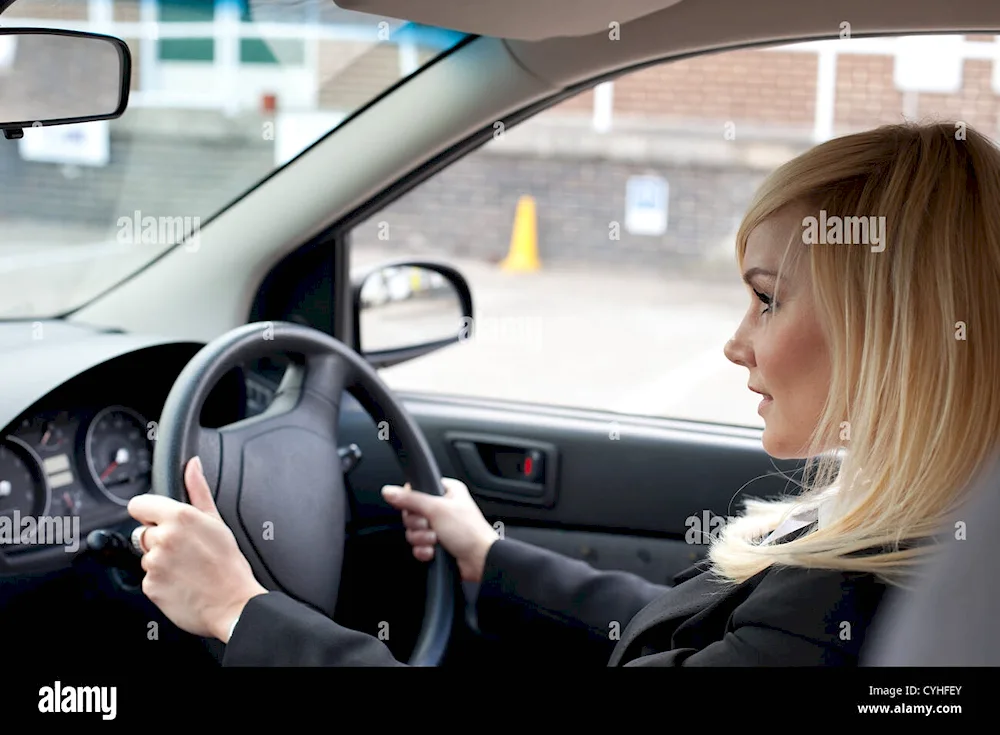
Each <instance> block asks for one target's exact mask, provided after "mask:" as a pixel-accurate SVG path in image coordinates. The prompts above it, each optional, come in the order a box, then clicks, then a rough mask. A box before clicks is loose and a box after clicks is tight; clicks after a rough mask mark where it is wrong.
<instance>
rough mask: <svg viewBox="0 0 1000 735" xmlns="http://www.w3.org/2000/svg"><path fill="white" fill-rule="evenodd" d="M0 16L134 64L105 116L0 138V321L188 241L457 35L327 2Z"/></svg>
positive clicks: (104, 5) (74, 296) (78, 8)
mask: <svg viewBox="0 0 1000 735" xmlns="http://www.w3.org/2000/svg"><path fill="white" fill-rule="evenodd" d="M2 19H3V21H4V26H5V27H49V28H52V27H55V28H64V29H69V30H85V31H94V32H98V33H107V34H109V35H113V36H116V37H118V38H122V39H124V40H125V41H127V43H128V45H129V48H130V49H131V53H132V65H133V66H132V86H131V93H130V97H129V104H128V109H127V110H126V112H125V114H124V115H123V116H122V117H121V118H119V119H118V120H111V121H101V122H89V123H82V124H76V125H62V126H52V127H45V128H30V129H27V130H25V131H24V137H23V138H22V139H21V140H0V187H2V191H0V227H2V229H0V232H2V233H3V242H2V245H0V318H5V319H26V318H27V319H30V318H44V317H48V316H56V315H60V314H63V313H66V312H68V311H71V310H73V309H74V308H76V307H78V306H80V305H82V304H84V303H86V302H87V301H89V300H90V299H92V298H94V297H95V296H97V295H98V294H100V293H101V292H103V291H105V290H106V289H108V288H110V287H112V286H114V285H115V284H116V283H118V282H120V281H122V280H123V279H125V278H127V277H128V276H129V275H131V274H132V273H134V272H135V271H137V270H139V269H141V268H142V267H143V266H144V265H145V264H147V263H149V262H150V261H152V260H154V259H155V258H157V257H158V256H159V255H161V254H162V253H163V252H165V251H167V250H168V249H170V248H171V247H172V246H174V245H176V244H178V243H180V242H182V241H183V242H184V244H183V247H185V248H194V247H197V246H198V234H197V233H198V232H199V228H200V226H201V225H202V224H204V223H205V222H206V221H207V220H208V219H209V218H211V217H212V216H214V215H215V214H216V213H218V212H219V211H220V210H222V209H224V208H225V207H226V206H228V205H229V204H230V203H231V202H232V201H234V200H235V199H236V198H238V197H239V196H240V195H242V194H243V193H244V192H246V191H247V190H248V189H251V188H253V186H254V185H255V184H256V183H257V182H259V181H260V180H261V179H263V178H265V177H267V176H268V175H270V174H271V173H272V172H273V171H275V170H276V169H278V168H280V167H282V166H283V165H284V164H286V163H288V162H289V161H290V160H291V159H292V158H294V157H295V156H296V155H298V154H299V153H300V152H302V151H303V150H304V149H305V148H307V147H308V146H310V145H311V144H313V143H314V142H315V141H317V140H318V139H319V138H321V137H323V136H324V135H325V134H327V133H328V132H330V131H331V130H333V129H334V128H336V127H337V125H339V124H340V122H341V121H342V120H344V119H345V118H346V117H347V116H349V115H350V114H352V113H353V112H355V111H356V110H358V109H359V108H361V107H363V106H364V105H366V104H367V103H369V102H370V101H371V100H373V99H374V98H376V97H377V96H378V95H380V94H381V93H382V92H384V91H385V90H386V89H387V88H389V87H391V86H392V85H393V84H395V83H397V82H398V81H399V80H400V79H402V78H405V77H407V76H410V75H411V74H414V73H415V72H417V71H418V70H419V69H420V68H421V67H423V66H424V65H426V64H427V63H429V62H430V61H432V60H433V59H434V58H435V57H437V56H438V55H440V54H441V53H443V52H445V51H447V50H448V49H450V48H451V47H453V46H454V45H455V44H456V43H458V42H459V41H460V40H461V39H462V38H463V34H460V33H456V32H452V31H445V30H442V29H436V28H428V27H426V26H416V25H414V24H409V23H405V22H401V21H397V20H392V19H387V18H384V17H376V16H372V15H367V14H364V13H357V12H352V11H346V10H342V9H340V8H338V7H337V6H336V5H334V4H333V3H332V2H330V0H235V1H231V0H221V1H219V2H215V1H214V0H17V2H15V4H14V5H12V6H11V7H10V8H9V9H8V10H7V11H6V12H4V14H3V16H2ZM11 56H12V54H11V53H0V74H3V73H4V68H5V66H6V69H7V71H8V73H9V71H10V64H11V59H10V58H9V57H11ZM58 73H60V70H53V74H58ZM189 233H193V236H192V237H190V238H189V239H188V240H185V237H186V236H187V235H189Z"/></svg>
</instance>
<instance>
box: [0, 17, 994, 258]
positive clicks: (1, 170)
mask: <svg viewBox="0 0 1000 735" xmlns="http://www.w3.org/2000/svg"><path fill="white" fill-rule="evenodd" d="M17 6H20V8H19V10H20V11H21V13H22V17H26V16H29V15H31V16H41V17H51V16H45V15H44V12H45V11H44V8H45V7H46V6H47V0H20V2H19V3H17V5H16V6H15V7H17ZM57 7H59V8H63V9H67V8H73V7H78V6H77V5H74V4H69V5H66V4H60V5H58V6H57ZM79 7H84V8H85V4H84V3H81V4H79ZM137 8H138V6H137V3H136V2H134V0H133V1H132V2H129V3H122V2H116V3H115V13H116V18H119V19H122V20H133V19H136V18H137V17H138V9H137ZM49 9H50V10H51V7H50V8H49ZM5 17H7V16H6V15H5ZM970 38H973V39H975V40H983V41H988V42H991V43H992V40H993V39H992V37H991V36H987V37H970ZM130 46H131V47H132V50H133V59H134V62H135V63H136V69H135V76H134V80H137V79H138V68H137V67H138V60H139V54H138V50H139V49H138V44H137V43H136V42H134V41H130ZM427 55H428V54H427V52H424V54H423V56H422V60H426V58H427ZM817 65H818V60H817V57H816V56H815V55H813V54H809V53H801V52H789V51H763V50H741V51H735V52H726V53H722V54H714V55H709V56H704V57H699V58H693V59H688V60H684V61H680V62H677V63H674V64H669V65H660V66H655V67H650V68H647V69H644V70H641V71H637V72H634V73H632V74H629V75H626V76H625V77H622V78H620V79H618V80H616V82H615V83H614V89H613V105H614V128H613V131H612V132H611V133H608V134H604V135H601V134H597V133H594V132H593V131H591V130H590V129H589V125H590V119H591V116H592V114H593V109H594V94H593V92H592V91H587V92H584V93H582V94H580V95H579V96H577V97H575V98H573V99H571V100H568V101H566V102H563V103H561V104H560V105H558V106H557V107H555V108H553V109H551V110H549V111H547V112H545V113H543V114H542V115H540V116H539V117H538V119H537V122H539V125H538V126H534V127H531V126H533V125H534V123H528V124H526V125H525V126H524V127H525V128H528V127H531V130H529V131H528V132H525V133H523V134H522V133H521V132H519V131H520V130H521V129H520V128H519V129H515V130H514V131H512V134H511V144H509V145H507V147H506V148H504V147H503V146H487V147H485V148H483V149H482V150H480V151H477V152H475V153H474V154H472V155H471V156H469V157H467V158H466V159H464V160H462V161H460V162H459V163H457V164H456V165H454V166H452V167H451V168H449V169H448V170H446V171H444V172H443V173H441V174H440V175H438V176H437V177H435V178H434V179H433V180H431V181H429V182H427V183H426V184H424V185H423V186H421V187H419V188H418V189H417V190H415V191H413V192H411V193H410V194H408V195H407V196H405V197H404V198H403V199H401V200H399V201H397V202H396V203H394V204H393V205H392V206H390V207H389V208H388V209H387V210H385V211H384V212H382V213H379V214H378V215H376V216H375V217H374V218H373V219H372V220H371V221H369V222H367V223H365V224H363V225H362V226H360V227H359V228H358V230H357V231H356V233H355V238H354V239H355V242H356V244H357V245H358V247H364V246H365V244H373V245H374V244H376V243H378V233H379V227H378V223H380V222H387V223H388V224H389V228H390V233H391V234H390V239H391V240H394V241H397V242H399V243H401V252H403V253H414V254H416V253H425V254H428V255H432V256H442V257H447V256H448V255H449V254H454V255H474V256H477V257H481V258H483V259H486V260H499V259H500V258H502V257H503V256H504V255H505V254H506V252H507V249H508V246H509V239H510V232H511V225H512V222H513V217H514V211H515V207H516V203H517V200H518V198H519V197H520V196H521V195H524V194H528V195H531V196H533V197H534V198H535V200H536V204H537V213H538V238H539V249H540V256H541V257H542V259H543V260H544V261H546V262H549V263H557V262H558V263H563V262H565V263H568V262H581V261H583V262H593V263H629V264H633V265H638V266H640V267H648V268H657V267H664V268H674V267H677V266H678V265H686V264H692V265H694V264H702V265H706V264H707V266H712V264H714V263H716V262H718V263H720V268H723V269H725V271H726V273H728V269H730V268H731V257H732V241H731V237H732V233H733V230H734V229H735V227H736V225H737V224H738V221H739V217H740V216H741V214H742V212H743V210H744V208H745V206H746V204H747V202H748V201H749V198H750V197H751V195H752V193H753V191H754V189H755V187H756V186H757V185H758V184H759V182H760V181H761V179H762V178H763V177H764V175H766V173H767V172H768V171H769V170H770V169H771V168H773V166H774V165H777V164H778V163H780V162H781V161H782V160H787V158H788V157H791V156H792V155H794V154H795V153H796V152H798V151H799V150H802V149H803V148H804V147H805V146H807V145H808V144H809V142H810V135H811V134H812V131H813V127H814V124H815V113H816V78H817V70H818V69H817ZM992 73H993V67H992V62H990V61H987V60H967V61H966V62H965V64H964V76H963V82H964V86H963V88H962V90H961V91H960V92H958V93H957V94H953V95H943V94H925V93H921V94H908V95H906V94H903V93H901V92H900V91H899V90H897V89H896V88H895V86H894V83H893V59H892V57H887V56H876V55H846V54H845V55H841V56H839V57H838V61H837V84H836V90H835V104H834V110H835V116H834V120H833V123H834V133H835V134H842V133H846V132H850V131H853V130H858V129H864V128H868V127H871V126H874V125H878V124H883V123H891V122H897V121H899V120H901V119H902V118H903V115H904V114H907V115H909V116H913V117H918V118H926V117H943V118H954V119H960V120H964V121H966V122H968V123H969V124H971V125H973V126H976V127H979V128H980V129H981V130H983V132H985V133H987V134H989V135H994V136H996V135H997V132H998V130H1000V127H998V126H1000V97H998V95H997V94H996V93H995V92H994V91H993V90H992V88H991V76H992ZM318 78H319V79H318V83H319V103H320V106H321V107H322V108H326V109H339V110H344V109H353V108H355V107H357V106H359V105H362V104H364V103H365V102H367V101H368V100H369V99H370V98H371V97H372V96H373V95H374V94H377V93H378V92H380V91H381V90H382V89H384V88H385V87H387V86H389V85H391V84H393V83H394V82H395V81H396V80H397V79H398V78H399V59H398V54H397V51H396V49H395V48H394V47H391V46H372V45H371V44H368V43H354V44H351V43H345V42H337V43H322V44H320V49H319V70H318ZM134 84H137V81H134ZM133 88H137V87H135V86H134V87H133ZM139 112H140V111H136V112H134V113H133V114H132V116H131V117H130V116H129V114H128V113H127V115H126V118H128V119H135V117H136V116H138V115H139ZM141 112H142V113H143V114H149V115H152V114H155V115H159V116H169V115H171V114H174V115H177V116H182V115H185V114H188V115H189V114H190V113H180V112H176V113H172V112H170V111H163V112H158V111H157V112H155V113H154V112H153V111H141ZM123 122H124V121H123ZM244 123H245V121H244V122H242V123H240V124H241V125H243V124H244ZM727 123H732V124H733V126H734V128H735V132H736V139H735V140H729V139H727V138H725V137H724V133H725V126H726V124H727ZM232 125H234V123H232V122H231V121H228V120H226V119H225V118H224V117H222V116H221V115H219V116H218V120H217V121H216V122H215V123H213V124H212V125H210V126H208V127H213V126H214V127H215V128H217V129H218V128H222V129H225V128H226V126H232ZM168 127H169V126H161V129H166V128H168ZM231 129H235V128H231ZM246 129H247V130H254V129H256V130H258V131H259V129H260V125H259V123H257V122H254V121H250V123H249V124H246ZM112 131H113V142H112V164H111V165H110V166H109V167H108V168H107V169H103V170H93V169H78V170H75V171H73V172H67V170H65V169H63V168H62V167H59V166H55V165H50V164H37V163H27V162H24V161H21V160H20V159H19V157H18V156H17V153H16V147H15V145H14V144H8V145H7V146H0V220H10V221H12V220H15V219H25V218H26V219H34V220H37V221H46V220H49V219H52V218H59V219H61V220H63V221H65V222H79V223H81V225H83V224H88V225H94V226H98V227H100V226H104V225H107V226H108V227H109V232H110V231H111V230H110V228H112V227H113V223H114V222H115V221H116V220H117V217H118V216H122V215H123V214H130V213H131V211H132V210H133V209H141V210H142V211H143V212H145V213H151V214H165V215H170V216H176V215H185V214H186V215H193V216H202V217H205V216H207V215H209V214H210V213H211V212H212V211H214V209H215V208H217V207H219V206H222V205H223V204H225V203H227V202H228V201H229V199H231V198H232V197H234V196H236V195H237V194H239V193H241V192H242V191H243V190H244V189H245V188H246V187H247V186H249V185H250V184H252V183H253V181H254V180H256V179H257V178H260V177H261V176H263V175H265V174H266V173H267V172H268V170H269V169H270V167H271V162H272V161H273V147H272V145H273V144H272V143H270V142H268V141H261V140H259V139H257V138H255V137H254V136H249V135H247V136H242V137H241V136H240V135H236V136H233V137H232V138H231V139H227V140H225V141H222V142H220V141H219V140H216V139H212V140H208V139H206V140H201V139H199V138H198V136H197V135H193V134H188V135H185V136H184V137H183V138H182V137H180V136H176V135H172V136H164V137H162V138H155V137H152V136H149V137H143V135H142V134H141V133H140V132H137V129H136V128H135V127H129V126H128V125H124V124H121V123H116V124H114V125H113V126H112ZM126 131H127V132H126ZM768 140H772V141H773V140H776V141H778V142H779V143H783V144H785V148H781V149H778V150H777V152H775V151H770V152H768V149H767V148H766V146H765V145H764V144H765V143H766V141H768ZM553 141H555V142H558V145H554V144H553ZM514 143H516V145H514ZM764 154H766V155H764ZM751 161H755V162H756V163H753V164H751V163H750V162H751ZM650 173H652V174H658V175H661V176H663V177H665V178H666V179H667V180H668V182H669V184H670V200H669V226H668V231H667V233H666V234H664V235H663V236H661V237H640V236H633V235H630V234H629V233H628V232H627V230H626V229H625V227H624V209H625V201H624V198H625V183H626V181H627V179H628V178H629V177H630V176H632V175H636V174H650ZM71 174H72V175H71ZM74 177H75V178H74ZM53 200H55V201H59V202H60V207H59V208H58V209H57V210H53V208H52V207H51V202H52V201H53ZM615 222H617V223H618V224H619V225H620V230H619V239H617V240H616V239H612V237H611V236H610V230H611V229H612V228H613V225H612V223H615ZM382 244H383V245H384V243H382ZM707 266H706V267H707ZM713 267H714V266H713Z"/></svg>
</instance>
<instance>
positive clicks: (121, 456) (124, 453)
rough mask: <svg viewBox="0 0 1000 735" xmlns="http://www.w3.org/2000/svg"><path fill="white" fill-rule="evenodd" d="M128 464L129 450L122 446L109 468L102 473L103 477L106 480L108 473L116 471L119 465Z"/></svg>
mask: <svg viewBox="0 0 1000 735" xmlns="http://www.w3.org/2000/svg"><path fill="white" fill-rule="evenodd" d="M123 464H128V450H127V449H125V448H124V447H122V448H121V449H119V450H118V451H117V452H116V453H115V460H114V462H112V463H111V464H109V465H108V468H107V469H106V470H104V472H102V473H101V479H102V480H106V479H107V478H108V475H110V474H111V473H112V472H114V471H115V469H116V468H117V467H118V466H119V465H123Z"/></svg>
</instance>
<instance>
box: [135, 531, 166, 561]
mask: <svg viewBox="0 0 1000 735" xmlns="http://www.w3.org/2000/svg"><path fill="white" fill-rule="evenodd" d="M166 528H167V527H166V526H147V527H146V530H145V531H143V533H142V536H140V537H139V540H140V541H141V542H142V547H143V549H144V551H145V552H146V556H148V555H149V552H151V551H152V550H153V549H155V548H162V546H163V535H164V531H165V530H166Z"/></svg>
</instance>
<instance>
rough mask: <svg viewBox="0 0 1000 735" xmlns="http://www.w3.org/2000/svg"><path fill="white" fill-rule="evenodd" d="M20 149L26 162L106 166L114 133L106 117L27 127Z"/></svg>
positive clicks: (20, 141) (19, 142)
mask: <svg viewBox="0 0 1000 735" xmlns="http://www.w3.org/2000/svg"><path fill="white" fill-rule="evenodd" d="M18 151H19V152H20V154H21V158H23V159H24V160H25V161H40V162H43V163H61V164H71V165H77V166H107V165H108V161H109V160H110V158H111V134H110V127H109V125H108V121H107V120H97V121H94V122H87V123H78V124H76V125H53V126H51V127H31V128H25V129H24V137H23V138H21V139H20V140H19V141H18Z"/></svg>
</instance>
